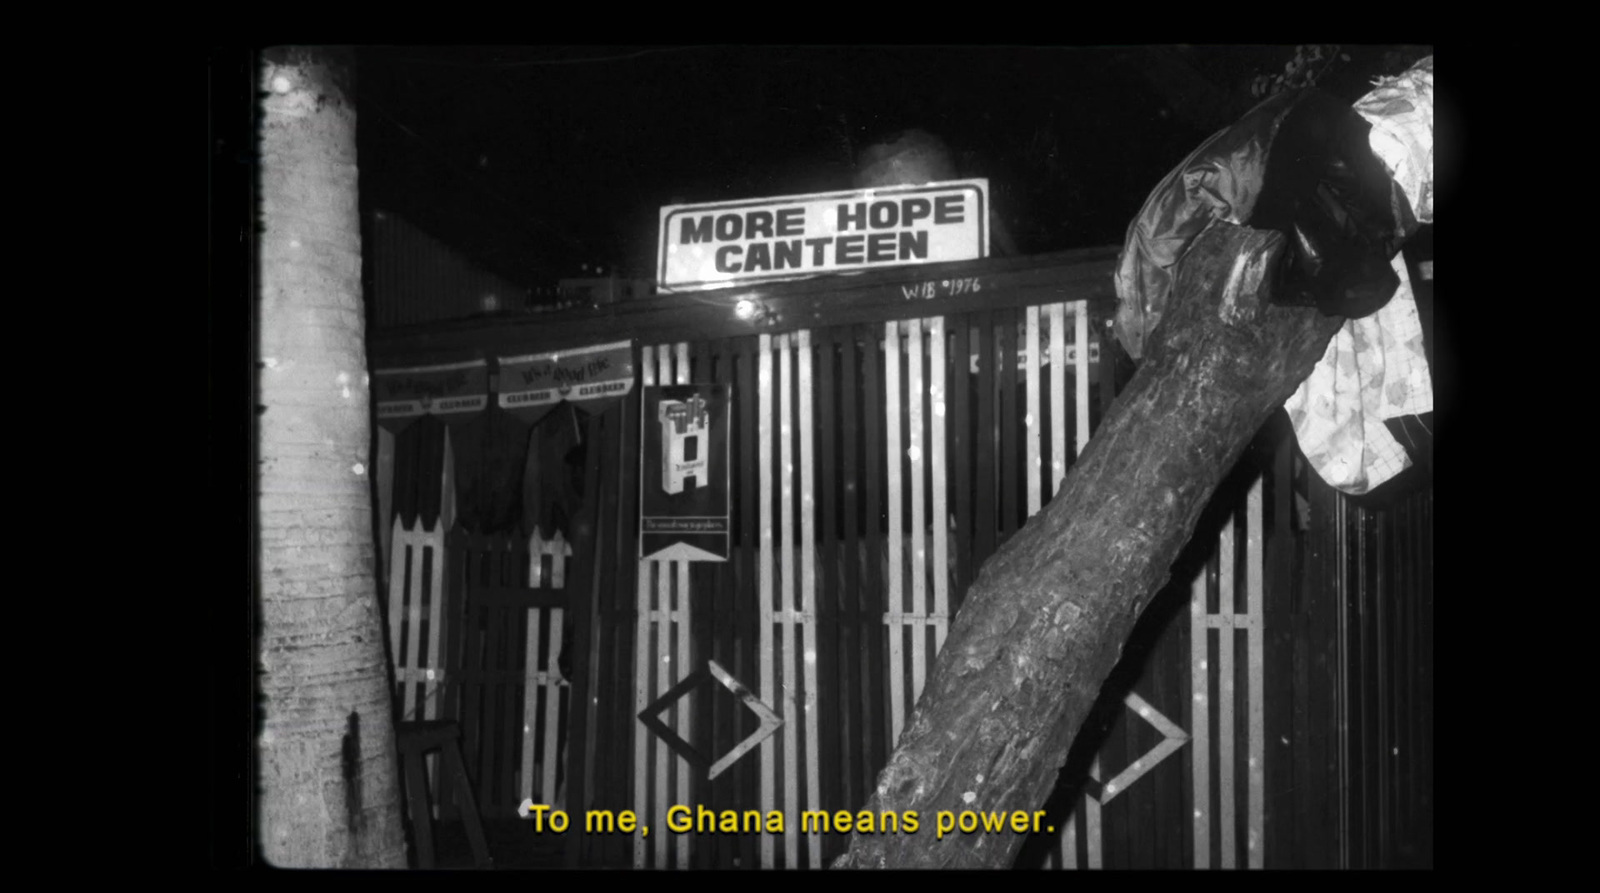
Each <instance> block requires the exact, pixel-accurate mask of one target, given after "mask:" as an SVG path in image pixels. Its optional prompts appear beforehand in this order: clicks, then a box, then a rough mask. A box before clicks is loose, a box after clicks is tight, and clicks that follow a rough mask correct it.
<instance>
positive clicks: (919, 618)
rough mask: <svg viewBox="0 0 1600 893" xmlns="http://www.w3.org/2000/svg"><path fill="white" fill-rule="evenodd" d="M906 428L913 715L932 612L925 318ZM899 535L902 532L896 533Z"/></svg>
mask: <svg viewBox="0 0 1600 893" xmlns="http://www.w3.org/2000/svg"><path fill="white" fill-rule="evenodd" d="M905 345H906V360H907V362H908V368H907V370H906V406H907V409H908V410H909V411H908V413H907V423H906V427H907V429H908V433H909V435H910V437H909V438H908V439H909V441H910V443H909V445H908V446H907V447H906V458H907V460H908V462H907V466H908V475H907V478H906V479H907V480H908V481H909V482H910V484H911V533H910V537H909V543H910V547H911V548H910V552H911V556H910V557H911V587H910V589H911V613H910V617H909V618H908V619H909V621H910V622H909V624H908V625H907V626H906V627H905V628H906V629H907V630H909V631H910V633H911V698H910V700H909V701H907V702H906V712H907V713H908V714H909V713H910V712H911V710H912V709H914V708H915V707H916V703H917V699H918V698H920V697H922V682H923V676H924V674H925V673H926V667H925V663H926V661H927V659H928V656H927V642H926V635H925V634H926V632H927V627H926V623H925V620H924V618H925V617H927V614H928V602H927V595H928V592H927V590H928V554H927V541H926V536H925V531H926V530H927V512H926V500H925V498H924V494H925V491H926V489H927V485H926V483H925V481H924V474H923V472H924V471H925V470H926V469H927V467H928V466H927V463H926V462H925V461H924V460H925V459H926V456H924V455H923V449H922V424H923V419H922V401H923V396H924V395H925V394H926V388H925V387H924V385H923V382H922V320H920V319H912V320H907V321H906V342H905ZM896 535H898V531H897V532H896Z"/></svg>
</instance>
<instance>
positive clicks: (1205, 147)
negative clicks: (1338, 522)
mask: <svg viewBox="0 0 1600 893" xmlns="http://www.w3.org/2000/svg"><path fill="white" fill-rule="evenodd" d="M1432 66H1433V60H1432V58H1431V57H1429V58H1428V59H1426V60H1424V61H1423V62H1420V63H1418V65H1417V66H1415V67H1413V69H1412V70H1411V71H1408V72H1407V73H1406V74H1405V75H1402V76H1401V77H1399V78H1393V79H1387V80H1384V81H1381V82H1380V83H1379V85H1378V88H1377V89H1376V90H1374V91H1373V93H1371V94H1369V95H1368V96H1367V97H1364V98H1363V99H1362V100H1361V102H1359V103H1357V105H1356V107H1355V108H1351V107H1349V106H1345V105H1343V104H1341V103H1339V102H1338V101H1337V100H1335V99H1333V98H1332V97H1329V96H1328V95H1326V94H1323V93H1320V92H1318V91H1316V90H1301V91H1291V92H1287V93H1284V94H1280V95H1279V96H1275V97H1273V98H1271V99H1268V100H1267V101H1266V102H1263V103H1262V104H1261V105H1259V106H1257V107H1256V108H1255V109H1253V110H1251V111H1250V113H1248V114H1247V115H1245V116H1244V117H1243V118H1241V119H1240V120H1239V122H1238V123H1236V124H1234V125H1233V126H1231V127H1228V128H1225V129H1224V130H1222V131H1219V132H1218V133H1216V134H1215V135H1213V136H1212V137H1211V138H1210V139H1208V140H1206V141H1205V142H1204V143H1202V144H1201V145H1200V147H1199V148H1197V149H1196V150H1195V151H1194V152H1193V153H1191V154H1190V155H1189V157H1188V158H1186V159H1184V161H1183V163H1182V164H1180V165H1178V166H1177V167H1176V168H1174V169H1173V170H1172V172H1171V173H1169V174H1168V175H1167V176H1166V178H1164V179H1163V180H1162V181H1161V183H1160V184H1159V185H1157V187H1156V188H1155V190H1154V191H1153V192H1152V193H1151V194H1150V197H1149V199H1147V200H1146V202H1145V205H1144V207H1143V208H1141V209H1140V212H1139V214H1138V215H1137V216H1136V217H1135V218H1134V220H1133V221H1132V223H1131V224H1130V225H1129V227H1128V233H1127V238H1126V240H1125V243H1124V246H1123V251H1122V254H1121V256H1120V257H1119V259H1118V265H1117V271H1116V274H1115V281H1116V289H1117V296H1118V299H1119V301H1118V308H1117V316H1116V320H1115V328H1116V333H1117V337H1118V339H1119V341H1121V343H1122V345H1123V347H1124V349H1126V350H1127V351H1128V353H1129V354H1130V355H1131V356H1133V357H1134V358H1135V359H1137V358H1139V357H1141V356H1142V355H1143V353H1144V350H1145V347H1146V345H1147V343H1148V340H1149V338H1150V337H1151V336H1152V334H1153V333H1155V332H1156V331H1157V327H1158V325H1159V323H1160V321H1161V317H1162V315H1163V313H1164V311H1165V309H1166V306H1167V302H1168V301H1169V300H1171V299H1172V284H1173V279H1174V275H1175V273H1176V270H1177V265H1178V264H1179V263H1180V262H1181V261H1182V259H1183V255H1184V253H1185V252H1186V251H1187V250H1188V247H1189V245H1190V243H1192V241H1193V240H1194V238H1195V237H1196V236H1197V235H1199V233H1200V232H1201V231H1202V230H1203V229H1205V227H1206V226H1208V225H1210V224H1211V222H1212V221H1214V220H1219V219H1220V220H1225V221H1227V222H1229V223H1233V224H1236V225H1241V226H1250V227H1254V228H1258V229H1270V230H1276V231H1279V232H1281V233H1283V234H1284V235H1285V237H1286V239H1287V242H1288V244H1287V247H1286V250H1285V257H1284V259H1283V262H1282V264H1281V266H1280V268H1279V270H1278V271H1277V273H1276V275H1275V278H1274V282H1273V288H1272V296H1271V300H1272V301H1273V302H1274V303H1277V304H1288V305H1304V306H1316V307H1317V308H1318V309H1319V310H1320V311H1321V312H1323V313H1325V314H1328V315H1340V316H1346V317H1350V320H1349V322H1348V323H1347V324H1346V326H1345V328H1344V329H1343V330H1341V332H1340V333H1339V334H1338V335H1337V336H1336V337H1335V338H1334V339H1333V341H1332V342H1331V343H1330V344H1329V347H1328V353H1327V355H1326V356H1325V357H1324V358H1323V360H1322V361H1321V363H1320V364H1319V366H1318V367H1317V369H1316V370H1315V371H1314V372H1313V374H1312V375H1311V376H1310V377H1308V378H1307V380H1306V381H1305V382H1304V383H1303V384H1302V385H1301V387H1300V390H1299V392H1297V393H1296V395H1295V396H1294V397H1293V398H1291V400H1290V401H1289V403H1288V404H1287V406H1288V408H1289V411H1290V415H1291V418H1292V419H1293V420H1294V423H1295V432H1296V436H1297V437H1298V439H1299V440H1300V444H1301V447H1302V450H1303V451H1304V452H1305V454H1306V456H1307V458H1308V460H1310V461H1311V464H1312V465H1313V467H1315V468H1316V469H1317V471H1318V473H1319V474H1321V475H1322V477H1323V479H1324V480H1327V481H1328V482H1329V483H1330V484H1332V485H1333V486H1335V487H1338V488H1340V489H1342V490H1345V491H1346V492H1350V493H1361V492H1365V491H1366V490H1368V489H1371V488H1372V487H1375V486H1377V485H1378V484H1380V483H1382V482H1383V481H1385V480H1387V479H1389V478H1390V477H1392V476H1393V475H1394V474H1395V473H1398V471H1399V470H1401V469H1403V468H1405V467H1406V465H1408V464H1409V459H1408V458H1407V456H1406V454H1405V451H1404V449H1403V448H1401V447H1400V446H1399V445H1398V444H1397V443H1396V442H1395V441H1394V439H1393V437H1392V436H1390V434H1389V432H1388V431H1387V429H1385V427H1384V424H1383V421H1384V420H1385V419H1392V418H1395V417H1397V416H1402V415H1407V414H1419V413H1422V412H1427V411H1431V409H1432V385H1431V380H1430V379H1429V377H1428V370H1427V364H1426V361H1425V359H1424V358H1423V357H1424V355H1423V352H1422V336H1421V324H1420V320H1419V318H1418V315H1417V311H1416V302H1415V300H1414V298H1413V297H1412V295H1411V290H1410V287H1409V283H1408V281H1407V276H1406V270H1405V265H1404V262H1403V260H1402V259H1401V258H1400V256H1399V247H1400V245H1401V243H1402V242H1403V241H1404V239H1405V238H1406V237H1407V236H1408V235H1410V234H1411V233H1412V232H1414V231H1415V229H1416V227H1417V225H1418V223H1419V221H1420V222H1431V221H1432V179H1433V178H1432V126H1433V115H1432Z"/></svg>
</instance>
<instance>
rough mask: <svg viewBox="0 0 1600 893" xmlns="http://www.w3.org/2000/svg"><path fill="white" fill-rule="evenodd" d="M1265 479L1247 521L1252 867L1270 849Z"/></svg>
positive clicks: (1256, 487) (1254, 489)
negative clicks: (1267, 823)
mask: <svg viewBox="0 0 1600 893" xmlns="http://www.w3.org/2000/svg"><path fill="white" fill-rule="evenodd" d="M1263 480H1264V478H1260V477H1258V478H1256V482H1255V483H1254V484H1252V485H1251V486H1250V495H1249V497H1248V498H1247V500H1248V501H1247V505H1246V522H1245V524H1246V526H1245V616H1246V617H1247V618H1248V623H1249V626H1248V627H1247V629H1248V632H1247V633H1246V645H1247V649H1248V650H1247V652H1246V654H1247V658H1246V661H1247V663H1248V670H1249V677H1248V681H1247V684H1246V687H1247V691H1246V697H1248V698H1249V707H1248V709H1249V711H1250V731H1249V737H1248V738H1247V739H1246V742H1245V747H1246V748H1247V750H1248V766H1249V770H1250V777H1249V781H1248V784H1249V806H1248V818H1249V838H1248V839H1247V840H1246V847H1247V855H1248V858H1249V866H1250V867H1251V868H1262V867H1264V866H1265V861H1264V858H1265V850H1266V834H1265V831H1266V828H1265V821H1266V817H1265V809H1266V743H1265V735H1266V730H1265V722H1266V713H1265V703H1264V701H1263V700H1262V697H1263V696H1262V692H1263V689H1264V688H1265V679H1264V676H1263V674H1264V672H1265V667H1264V664H1263V659H1264V656H1263V654H1262V643H1263V641H1264V639H1263V629H1264V625H1265V622H1264V616H1265V615H1264V613H1263V609H1262V601H1263V599H1264V597H1265V594H1264V591H1263V586H1262V570H1263V565H1264V564H1265V563H1266V554H1265V553H1266V549H1265V546H1266V542H1265V540H1264V539H1263V538H1262V533H1261V527H1262V502H1261V500H1262V489H1263Z"/></svg>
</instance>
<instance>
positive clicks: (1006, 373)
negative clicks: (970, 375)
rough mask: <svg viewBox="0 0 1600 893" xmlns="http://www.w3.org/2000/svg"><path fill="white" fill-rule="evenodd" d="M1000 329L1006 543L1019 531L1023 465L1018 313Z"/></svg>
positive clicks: (1010, 313)
mask: <svg viewBox="0 0 1600 893" xmlns="http://www.w3.org/2000/svg"><path fill="white" fill-rule="evenodd" d="M999 317H1000V319H999V321H998V323H997V324H996V328H997V329H998V330H999V335H1000V346H999V349H998V350H996V351H995V362H996V363H998V364H999V366H1000V430H999V431H998V432H997V433H998V435H999V437H998V441H999V447H1000V450H999V459H1000V468H999V476H1000V528H999V529H1000V541H1001V542H1005V541H1006V540H1009V539H1010V538H1011V534H1012V533H1013V532H1014V531H1015V530H1016V529H1017V472H1018V470H1019V469H1018V468H1017V466H1018V464H1019V462H1020V461H1021V458H1022V457H1021V455H1020V450H1019V449H1018V447H1019V446H1021V444H1020V443H1018V438H1020V437H1022V436H1023V434H1022V433H1021V431H1020V429H1021V425H1020V424H1019V422H1020V421H1021V419H1020V418H1019V417H1018V413H1017V361H1018V359H1019V357H1018V356H1017V323H1018V319H1017V313H1016V311H1015V310H1012V309H1006V310H1001V311H1000V313H999Z"/></svg>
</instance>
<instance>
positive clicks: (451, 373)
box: [372, 360, 489, 431]
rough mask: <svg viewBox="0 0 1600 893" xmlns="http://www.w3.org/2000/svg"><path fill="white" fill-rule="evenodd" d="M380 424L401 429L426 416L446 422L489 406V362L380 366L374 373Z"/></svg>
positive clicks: (393, 428) (464, 416) (465, 419)
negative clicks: (386, 367)
mask: <svg viewBox="0 0 1600 893" xmlns="http://www.w3.org/2000/svg"><path fill="white" fill-rule="evenodd" d="M372 379H373V391H374V394H375V400H376V402H377V405H378V424H380V425H382V426H383V427H385V428H388V429H389V430H390V431H399V430H400V429H402V428H404V427H406V426H407V425H409V424H411V423H412V422H414V421H416V420H417V419H419V418H421V417H423V416H425V415H433V416H438V417H439V420H440V421H442V422H445V423H447V424H452V425H453V424H457V423H459V422H465V421H468V420H470V419H471V418H472V416H473V414H475V413H479V412H482V411H483V409H484V407H486V406H488V405H489V362H488V361H487V360H470V361H468V362H465V363H451V364H449V365H443V366H413V367H411V368H408V369H378V370H376V374H374V375H373V377H372Z"/></svg>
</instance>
